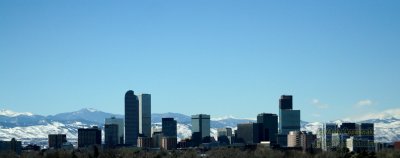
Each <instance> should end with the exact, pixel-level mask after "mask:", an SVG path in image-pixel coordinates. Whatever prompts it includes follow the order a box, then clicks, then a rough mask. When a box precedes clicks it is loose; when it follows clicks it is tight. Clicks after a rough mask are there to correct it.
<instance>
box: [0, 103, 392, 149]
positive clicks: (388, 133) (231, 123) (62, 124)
mask: <svg viewBox="0 0 400 158" xmlns="http://www.w3.org/2000/svg"><path fill="white" fill-rule="evenodd" d="M399 112H400V110H399ZM382 113H384V115H383V114H379V113H377V114H368V115H369V116H371V117H364V116H362V117H360V118H370V119H364V120H363V119H353V120H357V122H371V123H374V124H375V139H376V141H379V142H392V141H395V140H400V117H398V116H400V115H397V113H393V112H391V113H390V112H388V111H384V112H382ZM112 116H116V117H120V118H123V115H118V114H111V113H106V112H102V111H99V110H95V109H81V110H78V111H74V112H67V113H60V114H56V115H50V116H41V115H34V114H32V113H18V112H13V111H11V110H1V112H0V140H10V139H11V138H16V139H18V140H22V141H23V142H24V143H38V144H43V145H45V144H47V137H48V134H54V133H63V134H67V138H68V140H69V141H71V142H74V141H75V142H76V139H77V130H78V128H80V127H90V126H99V127H103V124H104V119H105V118H109V117H112ZM372 116H377V117H372ZM164 117H173V118H175V119H176V120H177V121H178V137H179V138H178V139H184V138H188V137H190V136H191V133H192V132H191V130H190V128H191V118H190V116H187V115H184V114H179V113H162V114H152V127H153V130H157V129H161V118H164ZM347 121H348V120H346V119H344V120H336V121H333V122H335V123H341V122H347ZM248 122H255V119H240V118H235V117H233V116H227V117H221V118H212V119H211V136H214V137H216V135H217V128H222V127H232V128H234V129H236V125H237V124H239V123H248ZM321 126H322V123H321V122H305V121H302V122H301V127H302V130H306V131H311V132H313V133H316V132H317V130H318V128H320V127H321Z"/></svg>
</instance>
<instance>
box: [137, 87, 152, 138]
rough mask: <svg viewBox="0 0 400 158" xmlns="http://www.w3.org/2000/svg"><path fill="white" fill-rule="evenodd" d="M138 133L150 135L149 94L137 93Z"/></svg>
mask: <svg viewBox="0 0 400 158" xmlns="http://www.w3.org/2000/svg"><path fill="white" fill-rule="evenodd" d="M137 97H138V99H139V134H143V135H144V136H146V137H151V95H150V94H139V95H137Z"/></svg>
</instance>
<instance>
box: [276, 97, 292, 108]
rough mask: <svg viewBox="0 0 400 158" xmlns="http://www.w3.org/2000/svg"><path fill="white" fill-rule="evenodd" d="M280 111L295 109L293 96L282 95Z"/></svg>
mask: <svg viewBox="0 0 400 158" xmlns="http://www.w3.org/2000/svg"><path fill="white" fill-rule="evenodd" d="M279 109H289V110H291V109H293V96H291V95H282V96H281V98H280V99H279Z"/></svg>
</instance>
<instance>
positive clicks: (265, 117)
mask: <svg viewBox="0 0 400 158" xmlns="http://www.w3.org/2000/svg"><path fill="white" fill-rule="evenodd" d="M257 123H260V124H262V129H263V130H262V133H261V135H260V141H270V143H271V144H276V143H277V134H278V115H276V114H270V113H262V114H258V115H257Z"/></svg>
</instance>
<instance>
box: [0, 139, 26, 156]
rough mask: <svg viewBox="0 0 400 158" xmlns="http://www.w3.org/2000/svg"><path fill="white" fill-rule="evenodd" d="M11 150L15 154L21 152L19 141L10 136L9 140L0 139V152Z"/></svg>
mask: <svg viewBox="0 0 400 158" xmlns="http://www.w3.org/2000/svg"><path fill="white" fill-rule="evenodd" d="M10 151H13V152H15V153H17V154H21V151H22V145H21V141H17V140H15V138H12V139H11V141H2V140H0V152H10Z"/></svg>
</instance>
